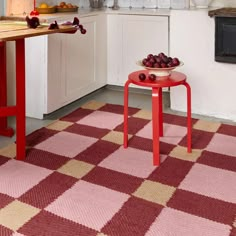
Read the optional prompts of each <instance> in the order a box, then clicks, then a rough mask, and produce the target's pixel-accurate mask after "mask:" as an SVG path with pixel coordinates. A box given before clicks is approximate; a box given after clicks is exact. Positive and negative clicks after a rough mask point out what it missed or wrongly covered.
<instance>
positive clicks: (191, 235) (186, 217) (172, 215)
mask: <svg viewBox="0 0 236 236" xmlns="http://www.w3.org/2000/svg"><path fill="white" fill-rule="evenodd" d="M167 235H168V236H200V235H202V236H213V235H214V236H229V235H230V226H228V225H224V224H220V223H217V222H214V221H211V220H206V219H204V218H201V217H198V216H194V215H191V214H188V213H185V212H181V211H178V210H175V209H171V208H164V209H163V210H162V212H161V213H160V215H159V216H158V217H157V218H156V220H155V221H154V223H153V224H152V225H151V227H150V229H149V231H148V232H147V233H146V234H145V236H167Z"/></svg>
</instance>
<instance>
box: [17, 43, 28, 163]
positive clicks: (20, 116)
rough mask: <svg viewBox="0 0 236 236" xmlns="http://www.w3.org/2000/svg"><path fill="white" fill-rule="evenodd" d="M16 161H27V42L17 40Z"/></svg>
mask: <svg viewBox="0 0 236 236" xmlns="http://www.w3.org/2000/svg"><path fill="white" fill-rule="evenodd" d="M16 107H17V114H16V159H17V160H23V159H25V145H26V138H25V122H26V120H25V118H26V117H25V41H24V39H18V40H16Z"/></svg>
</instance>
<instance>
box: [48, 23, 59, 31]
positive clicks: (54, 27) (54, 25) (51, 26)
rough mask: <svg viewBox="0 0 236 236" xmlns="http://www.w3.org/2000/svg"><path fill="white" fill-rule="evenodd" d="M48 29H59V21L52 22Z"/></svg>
mask: <svg viewBox="0 0 236 236" xmlns="http://www.w3.org/2000/svg"><path fill="white" fill-rule="evenodd" d="M48 29H49V30H50V29H59V26H58V24H57V21H54V23H51V24H50V25H49V27H48Z"/></svg>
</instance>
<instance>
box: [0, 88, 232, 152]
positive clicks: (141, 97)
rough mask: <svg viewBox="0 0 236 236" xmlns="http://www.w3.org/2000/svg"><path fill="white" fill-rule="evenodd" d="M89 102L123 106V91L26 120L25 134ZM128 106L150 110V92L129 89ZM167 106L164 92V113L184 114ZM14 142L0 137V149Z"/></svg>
mask: <svg viewBox="0 0 236 236" xmlns="http://www.w3.org/2000/svg"><path fill="white" fill-rule="evenodd" d="M90 100H96V101H101V102H106V103H112V104H121V105H123V89H122V88H120V87H114V86H107V87H104V88H102V89H100V90H98V91H95V92H94V93H91V94H89V95H87V96H85V97H83V98H81V99H79V100H77V101H76V102H73V103H71V104H70V105H67V106H65V107H63V108H61V109H60V110H58V111H55V112H53V113H51V114H49V115H46V116H45V117H44V119H43V120H39V119H33V118H27V119H26V133H27V134H30V133H31V132H33V131H35V130H37V129H39V128H41V127H44V126H46V125H48V124H50V123H52V122H53V121H55V120H57V119H59V118H60V117H62V116H64V115H66V114H68V113H70V112H72V111H74V110H75V109H77V108H79V107H80V106H81V105H83V104H85V103H86V102H88V101H90ZM129 106H131V107H138V108H143V109H147V110H151V106H152V104H151V95H150V91H145V90H135V89H133V90H132V89H130V94H129ZM169 106H170V101H169V94H168V92H165V93H164V94H163V110H164V112H167V113H173V114H179V115H185V113H181V112H175V111H172V110H171V109H170V108H169ZM192 116H193V117H195V118H202V119H208V120H216V121H221V122H224V123H229V124H234V125H236V123H233V122H230V121H228V120H220V119H217V118H212V117H203V116H198V115H195V114H192ZM8 121H9V122H8V124H9V126H10V127H12V128H14V129H15V118H14V117H9V118H8ZM14 141H15V136H13V137H12V138H8V137H3V136H0V148H2V147H5V146H7V145H8V144H11V143H13V142H14Z"/></svg>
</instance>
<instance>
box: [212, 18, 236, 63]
mask: <svg viewBox="0 0 236 236" xmlns="http://www.w3.org/2000/svg"><path fill="white" fill-rule="evenodd" d="M215 61H218V62H226V63H236V16H233V17H230V16H229V17H228V16H227V17H222V16H216V17H215Z"/></svg>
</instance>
